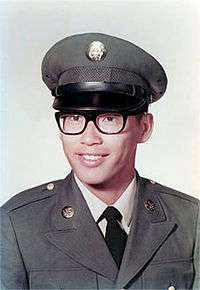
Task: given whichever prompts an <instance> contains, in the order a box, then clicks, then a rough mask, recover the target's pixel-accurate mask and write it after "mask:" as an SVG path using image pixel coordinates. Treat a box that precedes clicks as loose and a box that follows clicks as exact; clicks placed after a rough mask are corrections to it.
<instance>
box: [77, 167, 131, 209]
mask: <svg viewBox="0 0 200 290" xmlns="http://www.w3.org/2000/svg"><path fill="white" fill-rule="evenodd" d="M134 176H135V174H134V172H133V175H132V176H130V178H126V180H119V182H115V183H113V182H111V183H110V184H108V183H105V184H87V183H84V182H82V181H81V182H82V183H83V185H84V186H85V187H86V188H87V189H88V190H89V191H90V192H92V193H93V194H94V195H95V196H96V197H98V198H99V199H101V200H102V201H103V202H104V203H106V204H108V205H111V204H113V203H115V202H116V201H117V200H118V199H119V198H120V196H121V195H122V193H123V192H124V191H125V190H126V188H127V187H128V186H129V184H130V183H131V181H132V180H133V178H134Z"/></svg>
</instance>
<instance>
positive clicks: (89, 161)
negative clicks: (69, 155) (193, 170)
mask: <svg viewBox="0 0 200 290" xmlns="http://www.w3.org/2000/svg"><path fill="white" fill-rule="evenodd" d="M77 155H78V159H79V161H80V162H81V163H82V164H83V165H86V166H93V167H95V166H98V165H100V164H101V163H102V162H104V161H105V159H106V157H107V156H108V155H109V154H90V153H89V154H88V153H87V154H85V153H83V154H82V153H80V154H77Z"/></svg>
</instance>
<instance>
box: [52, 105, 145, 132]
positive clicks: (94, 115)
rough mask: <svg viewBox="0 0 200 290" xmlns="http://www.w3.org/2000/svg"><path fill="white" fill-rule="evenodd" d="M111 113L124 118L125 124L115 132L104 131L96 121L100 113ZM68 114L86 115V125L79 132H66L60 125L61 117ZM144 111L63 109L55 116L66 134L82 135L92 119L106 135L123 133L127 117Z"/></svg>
mask: <svg viewBox="0 0 200 290" xmlns="http://www.w3.org/2000/svg"><path fill="white" fill-rule="evenodd" d="M107 113H108V114H109V113H113V114H120V115H121V116H122V118H123V126H122V128H121V129H120V130H119V131H117V132H115V133H107V132H104V131H102V130H101V129H100V128H99V127H98V125H97V122H96V119H97V117H98V115H101V114H107ZM66 114H74V115H81V116H84V118H85V125H84V127H83V129H82V130H81V131H80V132H78V133H66V132H65V131H63V129H62V127H61V125H60V117H61V116H63V115H66ZM143 114H144V113H139V114H135V113H134V112H131V111H99V110H98V111H96V110H95V111H92V110H90V111H89V110H84V111H83V110H78V111H75V110H74V111H63V112H56V113H55V118H56V122H57V124H58V127H59V129H60V131H61V132H62V133H63V134H65V135H80V134H82V133H83V132H84V131H85V129H86V127H87V125H88V122H89V121H92V122H93V123H94V125H95V127H96V128H97V130H98V131H99V132H100V133H102V134H106V135H116V134H119V133H121V132H122V131H123V130H124V127H125V126H126V121H127V118H128V116H135V117H138V116H142V115H143Z"/></svg>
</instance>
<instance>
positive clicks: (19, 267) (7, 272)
mask: <svg viewBox="0 0 200 290" xmlns="http://www.w3.org/2000/svg"><path fill="white" fill-rule="evenodd" d="M0 217H1V250H0V255H1V257H0V262H1V288H0V289H1V290H4V289H29V287H28V281H27V275H26V270H25V266H24V262H23V259H22V256H21V253H20V250H19V247H18V243H17V239H16V235H15V232H14V229H13V227H12V224H11V220H10V218H9V215H8V213H7V212H6V211H5V210H4V209H2V208H1V209H0Z"/></svg>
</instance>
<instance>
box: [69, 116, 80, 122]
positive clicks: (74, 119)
mask: <svg viewBox="0 0 200 290" xmlns="http://www.w3.org/2000/svg"><path fill="white" fill-rule="evenodd" d="M71 120H72V121H79V120H80V116H79V115H73V116H71Z"/></svg>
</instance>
